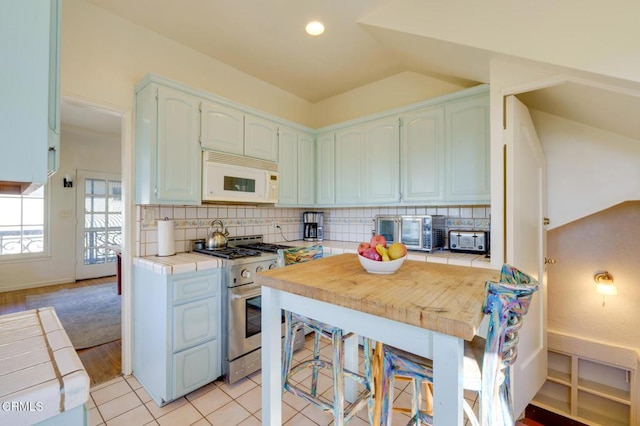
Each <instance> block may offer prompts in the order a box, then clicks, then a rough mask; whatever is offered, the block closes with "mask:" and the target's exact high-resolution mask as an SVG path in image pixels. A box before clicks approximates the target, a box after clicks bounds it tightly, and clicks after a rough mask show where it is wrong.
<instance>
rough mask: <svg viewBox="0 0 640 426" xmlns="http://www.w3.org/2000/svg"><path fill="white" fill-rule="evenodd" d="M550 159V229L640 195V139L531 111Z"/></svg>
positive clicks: (548, 167) (548, 168) (548, 214)
mask: <svg viewBox="0 0 640 426" xmlns="http://www.w3.org/2000/svg"><path fill="white" fill-rule="evenodd" d="M530 112H531V118H532V119H533V122H534V125H535V127H536V131H537V133H538V137H539V138H540V142H541V144H542V147H543V149H544V153H545V157H546V158H547V181H548V182H549V185H548V188H547V200H548V201H547V216H548V217H549V218H550V219H551V224H550V225H549V226H548V227H547V229H548V230H551V229H554V228H556V227H558V226H561V225H564V224H566V223H569V222H572V221H574V220H577V219H580V218H582V217H586V216H588V215H591V214H593V213H596V212H598V211H600V210H604V209H606V208H609V207H611V206H613V205H616V204H619V203H621V202H623V201H627V200H634V199H638V194H640V140H635V139H630V138H627V137H624V136H620V135H617V134H615V133H611V132H606V131H603V130H600V129H596V128H593V127H590V126H586V125H583V124H580V123H576V122H573V121H569V120H565V119H563V118H560V117H556V116H553V115H550V114H547V113H544V112H540V111H535V110H530Z"/></svg>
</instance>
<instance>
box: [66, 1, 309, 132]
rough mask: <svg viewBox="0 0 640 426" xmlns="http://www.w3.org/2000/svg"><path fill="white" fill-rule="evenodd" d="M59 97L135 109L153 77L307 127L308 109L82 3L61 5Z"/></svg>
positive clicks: (274, 89) (279, 92)
mask: <svg viewBox="0 0 640 426" xmlns="http://www.w3.org/2000/svg"><path fill="white" fill-rule="evenodd" d="M61 33H62V43H61V90H62V94H63V95H70V96H74V97H79V98H86V99H90V100H92V101H95V102H100V103H103V104H108V105H116V106H120V107H125V108H127V109H133V105H134V86H135V84H136V83H138V82H139V81H140V80H141V79H142V78H143V77H144V75H145V74H147V73H149V72H152V73H155V74H158V75H161V76H163V77H167V78H170V79H172V80H175V81H178V82H180V83H184V84H186V85H189V86H193V87H195V88H198V89H201V90H204V91H206V92H210V93H215V94H217V95H220V96H222V97H225V98H228V99H232V100H234V101H237V102H240V103H243V104H245V105H249V106H251V107H254V108H257V109H260V110H262V111H265V112H267V113H271V114H274V115H277V116H279V117H283V118H286V119H289V120H291V121H294V122H296V123H301V124H305V123H307V121H308V117H309V112H310V107H311V104H310V103H309V102H307V101H305V100H303V99H301V98H298V97H296V96H293V95H291V94H290V93H287V92H285V91H283V90H281V89H278V88H277V87H275V86H271V85H269V84H267V83H265V82H263V81H261V80H258V79H256V78H255V77H252V76H250V75H248V74H245V73H243V72H240V71H238V70H236V69H234V68H232V67H230V66H228V65H226V64H224V63H222V62H220V61H216V60H214V59H211V58H209V57H207V56H205V55H203V54H201V53H199V52H196V51H195V50H193V49H190V48H187V47H185V46H184V45H181V44H179V43H177V42H175V41H172V40H170V39H168V38H165V37H162V36H160V35H158V34H157V33H154V32H152V31H149V30H147V29H145V28H143V27H140V26H137V25H135V24H133V23H131V22H129V21H126V20H124V19H122V18H120V17H118V16H116V15H114V14H112V13H110V12H107V11H105V10H104V9H101V8H99V7H97V6H94V5H92V4H91V3H89V2H87V1H85V0H65V1H63V2H62V31H61Z"/></svg>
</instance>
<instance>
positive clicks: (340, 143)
mask: <svg viewBox="0 0 640 426" xmlns="http://www.w3.org/2000/svg"><path fill="white" fill-rule="evenodd" d="M364 153H365V146H364V129H363V128H362V126H353V127H348V128H346V129H343V130H340V131H338V132H336V156H335V162H336V172H335V173H336V181H335V185H336V188H335V193H336V204H339V205H344V204H362V203H363V202H364V167H365V164H364V161H365V160H364Z"/></svg>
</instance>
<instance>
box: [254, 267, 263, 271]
mask: <svg viewBox="0 0 640 426" xmlns="http://www.w3.org/2000/svg"><path fill="white" fill-rule="evenodd" d="M262 271H264V268H263V267H262V266H258V267H257V268H256V272H262Z"/></svg>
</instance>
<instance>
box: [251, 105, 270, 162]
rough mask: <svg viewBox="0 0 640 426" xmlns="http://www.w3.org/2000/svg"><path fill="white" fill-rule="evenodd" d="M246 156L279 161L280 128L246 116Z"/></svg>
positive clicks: (261, 119)
mask: <svg viewBox="0 0 640 426" xmlns="http://www.w3.org/2000/svg"><path fill="white" fill-rule="evenodd" d="M244 155H247V156H249V157H255V158H260V159H263V160H267V161H273V162H277V161H278V126H277V125H276V123H274V122H272V121H269V120H265V119H263V118H260V117H255V116H253V115H250V114H246V115H245V117H244Z"/></svg>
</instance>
